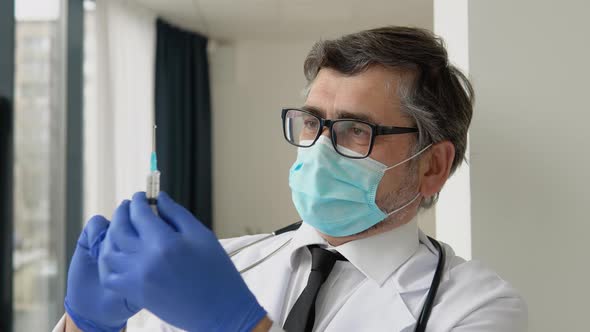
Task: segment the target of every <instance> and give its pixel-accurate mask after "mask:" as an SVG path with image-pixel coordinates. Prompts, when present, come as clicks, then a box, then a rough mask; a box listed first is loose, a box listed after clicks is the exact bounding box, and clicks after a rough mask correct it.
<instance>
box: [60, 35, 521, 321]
mask: <svg viewBox="0 0 590 332" xmlns="http://www.w3.org/2000/svg"><path fill="white" fill-rule="evenodd" d="M304 67H305V75H306V77H307V79H308V82H309V87H308V94H307V98H306V101H305V104H304V105H303V106H302V107H300V108H288V109H284V110H283V111H282V120H283V131H284V135H285V139H287V141H288V142H289V143H291V144H292V145H295V146H297V147H298V157H297V160H296V161H295V163H294V165H293V167H292V168H291V171H290V175H289V185H290V187H291V190H292V197H293V203H294V204H295V207H296V208H297V211H298V212H299V214H300V215H301V218H302V220H303V224H302V225H301V226H300V228H298V229H297V230H295V231H289V232H284V233H282V234H280V235H277V236H274V237H272V238H269V239H266V240H264V241H261V242H259V243H256V244H254V245H252V246H249V247H247V248H244V246H246V245H248V244H252V243H254V242H255V241H258V240H261V239H262V238H263V237H265V235H257V236H248V237H241V238H236V239H229V240H225V241H223V242H222V243H220V242H219V241H217V239H216V238H215V236H214V235H213V234H212V233H211V232H210V231H208V230H207V229H206V228H205V227H203V226H202V225H201V224H200V223H199V222H198V221H197V220H196V219H195V218H194V217H193V216H192V215H191V214H190V213H189V212H188V211H186V210H185V209H184V208H182V207H180V206H179V205H177V204H176V203H175V202H173V201H172V200H171V199H170V198H169V197H168V196H167V195H166V194H164V193H163V194H161V195H160V196H159V198H158V212H159V216H156V215H155V214H154V213H153V212H152V210H151V209H150V207H149V205H148V204H147V201H146V198H145V195H144V194H143V193H138V194H136V195H135V196H134V197H133V199H132V201H125V202H123V203H122V204H121V205H120V206H119V207H118V209H117V210H116V212H115V214H114V215H113V219H112V221H111V222H110V223H109V222H108V221H107V220H106V219H105V218H103V217H100V216H97V217H94V218H92V219H91V220H90V221H89V222H88V225H87V226H86V227H85V229H84V232H83V233H82V235H81V236H80V240H79V242H78V248H77V250H76V252H75V254H74V257H73V258H72V263H71V267H70V271H69V275H68V289H67V296H66V299H65V307H66V311H67V315H66V317H65V319H64V320H62V322H60V324H58V326H57V327H56V331H58V330H59V331H62V330H63V329H64V325H65V329H66V330H67V331H75V330H77V329H76V327H79V328H81V329H82V330H85V331H119V330H121V329H122V328H124V327H125V326H126V327H127V330H128V331H179V330H180V329H183V330H187V331H269V330H272V331H281V330H286V331H289V332H291V331H312V330H313V331H413V330H415V329H418V330H421V329H423V328H424V326H425V322H424V320H426V323H427V325H426V328H427V330H428V331H453V332H461V331H524V330H526V323H527V309H526V305H525V303H524V301H523V300H522V299H521V297H520V296H519V295H518V294H517V292H516V291H515V290H514V289H513V288H512V287H510V285H508V284H507V283H506V282H505V281H503V280H502V279H501V278H500V277H498V276H497V275H496V274H495V273H494V272H493V271H491V270H489V269H487V268H486V267H484V266H483V265H481V264H480V263H477V262H466V261H464V260H463V259H461V258H459V257H457V256H455V255H454V253H453V252H452V250H451V248H450V247H449V246H447V245H443V248H442V249H440V248H438V247H437V244H438V242H436V241H434V240H430V239H428V238H427V237H426V236H425V235H424V234H423V233H422V232H421V231H420V230H419V229H418V226H417V224H416V214H417V212H418V210H419V209H420V208H430V207H431V206H432V205H433V204H434V203H435V202H436V198H437V196H438V193H439V192H440V191H441V189H442V187H443V185H444V184H445V181H446V180H447V178H448V177H449V176H450V175H451V174H452V173H453V172H454V171H455V170H456V168H457V167H458V166H459V165H460V164H461V162H462V161H463V158H464V153H465V149H466V144H467V131H468V128H469V124H470V121H471V116H472V103H473V100H472V96H473V91H472V88H471V86H470V84H469V82H468V80H467V79H466V78H465V77H464V76H463V75H462V74H461V73H460V72H459V71H458V70H457V69H456V68H455V67H453V66H452V65H450V64H449V62H448V57H447V53H446V51H445V49H444V47H443V45H442V42H441V41H440V40H439V39H438V38H436V37H435V36H434V35H432V34H431V33H430V32H428V31H426V30H421V29H414V28H402V27H386V28H380V29H374V30H368V31H363V32H359V33H355V34H351V35H347V36H344V37H342V38H340V39H337V40H328V41H320V42H318V43H317V44H316V45H315V46H314V47H313V49H312V50H311V52H310V53H309V55H308V57H307V59H306V60H305V66H304ZM236 250H237V251H239V252H237V253H235V251H236ZM226 252H227V253H230V252H234V253H232V256H233V257H232V258H230V257H229V256H228V254H226ZM234 254H235V255H234ZM440 255H444V257H442V258H444V259H442V260H441V257H440ZM232 259H233V262H232ZM438 262H442V263H445V264H444V266H442V267H443V269H442V270H441V272H442V274H441V275H440V280H439V281H440V284H439V285H438V291H437V292H436V294H435V295H436V296H435V297H434V302H433V303H432V305H428V303H427V298H428V297H429V296H428V294H429V291H430V290H431V288H433V289H435V288H436V286H435V283H433V282H432V281H433V279H434V280H435V281H436V280H437V278H436V277H435V270H437V265H438ZM238 270H239V271H241V272H242V273H241V274H240V272H238ZM142 308H143V309H147V310H148V311H149V312H148V311H141V313H139V314H137V313H138V312H139V310H140V309H142ZM423 308H431V312H429V311H428V309H423ZM423 310H424V311H426V312H427V314H426V315H421V312H422V311H423ZM428 312H429V313H430V316H429V319H428ZM132 316H135V317H133V318H131V317H132ZM130 318H131V319H130ZM64 321H66V322H65V323H64Z"/></svg>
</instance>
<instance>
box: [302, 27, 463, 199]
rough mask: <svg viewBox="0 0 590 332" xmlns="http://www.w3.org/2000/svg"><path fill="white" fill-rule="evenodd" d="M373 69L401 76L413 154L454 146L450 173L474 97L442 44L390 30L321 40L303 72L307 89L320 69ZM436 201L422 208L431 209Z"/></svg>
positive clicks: (415, 31)
mask: <svg viewBox="0 0 590 332" xmlns="http://www.w3.org/2000/svg"><path fill="white" fill-rule="evenodd" d="M375 65H378V66H383V67H385V68H388V69H393V70H396V71H399V72H401V73H402V75H401V80H400V82H399V84H398V91H397V93H398V95H399V98H400V101H401V109H402V112H404V113H405V114H406V115H408V116H409V117H410V118H411V119H413V121H414V122H415V125H416V127H417V128H418V129H419V133H418V139H417V144H416V145H415V147H414V149H413V151H412V154H413V153H416V152H418V151H419V150H421V149H422V148H423V147H425V146H427V145H428V144H435V143H438V142H441V141H445V140H448V141H450V142H451V143H452V144H453V145H454V147H455V156H454V159H453V164H452V166H451V174H453V173H454V172H455V170H456V169H457V167H459V165H460V164H461V163H462V162H463V160H464V158H465V150H466V148H467V131H468V129H469V124H470V123H471V117H472V113H473V98H474V97H473V96H474V92H473V88H472V86H471V83H470V82H469V80H468V79H467V77H465V75H464V74H463V73H461V71H460V70H459V69H457V68H456V67H455V66H453V65H451V64H450V63H449V59H448V55H447V51H446V49H445V46H444V42H443V41H442V39H441V38H439V37H437V36H436V35H434V34H433V33H432V32H431V31H428V30H425V29H420V28H409V27H395V26H390V27H383V28H377V29H371V30H365V31H361V32H358V33H353V34H349V35H346V36H343V37H341V38H338V39H334V40H321V41H319V42H317V43H316V44H315V45H314V46H313V47H312V49H311V51H310V52H309V54H308V55H307V58H306V59H305V63H304V72H305V77H306V78H307V82H308V89H309V87H310V86H311V83H313V81H314V80H315V78H316V76H317V75H318V73H319V71H320V69H322V68H330V69H333V70H336V71H338V72H340V73H342V74H345V75H356V74H360V73H362V72H364V71H365V70H367V69H368V68H369V67H371V66H375ZM308 91H309V90H308ZM437 198H438V194H437V195H435V196H433V197H431V198H429V199H426V200H424V201H423V202H422V204H421V206H422V207H426V208H428V207H431V206H432V205H434V203H435V202H436V200H437Z"/></svg>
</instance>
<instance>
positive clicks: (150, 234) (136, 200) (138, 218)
mask: <svg viewBox="0 0 590 332" xmlns="http://www.w3.org/2000/svg"><path fill="white" fill-rule="evenodd" d="M129 216H130V221H131V224H132V225H133V227H134V228H135V229H136V230H137V233H138V234H139V236H140V237H141V238H143V239H153V238H154V237H161V236H166V234H167V233H168V232H170V231H172V229H171V228H170V226H168V225H167V224H166V223H165V222H164V221H163V220H161V219H160V218H159V217H158V216H156V215H155V214H154V212H153V211H152V209H151V207H150V206H149V204H148V201H147V198H146V197H145V192H138V193H135V194H134V195H133V199H132V200H131V204H130V207H129Z"/></svg>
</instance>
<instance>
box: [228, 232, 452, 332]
mask: <svg viewBox="0 0 590 332" xmlns="http://www.w3.org/2000/svg"><path fill="white" fill-rule="evenodd" d="M301 223H302V221H298V222H296V223H293V224H291V225H289V226H286V227H283V228H279V229H277V230H276V231H274V232H272V233H270V234H268V235H266V236H264V237H262V238H260V239H258V240H256V241H254V242H251V243H249V244H247V245H245V246H242V247H240V248H238V249H236V250H234V251H231V252H230V253H229V254H228V255H229V257H233V256H235V255H237V254H238V253H240V252H241V251H243V250H244V249H246V248H249V247H251V246H253V245H255V244H258V243H261V242H264V241H266V240H268V239H270V238H273V237H275V236H277V235H281V234H283V233H287V232H290V231H295V230H297V229H299V227H300V226H301ZM428 239H429V240H430V242H431V243H432V245H433V246H434V247H435V248H436V250H437V251H438V253H439V255H438V263H437V264H436V271H435V272H434V277H433V278H432V283H431V284H430V289H429V290H428V295H427V296H426V301H424V306H422V311H421V312H420V317H418V320H417V322H416V329H415V330H414V331H416V332H424V331H425V330H426V324H427V323H428V318H430V312H431V311H432V307H433V305H434V299H435V297H436V292H437V291H438V286H439V285H440V281H441V279H442V275H443V271H444V268H445V250H444V248H443V247H442V246H441V245H440V243H438V241H436V240H435V239H433V238H431V237H430V236H429V237H428ZM291 240H292V239H289V240H287V241H285V242H284V243H283V244H281V245H280V246H279V247H278V248H276V249H275V250H273V251H272V252H271V253H269V254H268V255H266V256H265V257H263V258H261V259H259V260H257V261H256V262H254V263H252V264H251V265H249V266H247V267H245V268H243V269H241V270H240V271H239V272H240V274H242V273H244V272H246V271H249V270H251V269H253V268H255V267H256V266H258V265H260V264H262V263H264V262H265V261H266V260H268V259H269V258H271V257H272V256H274V255H275V254H276V253H277V252H279V251H280V250H281V249H283V248H284V247H286V246H287V245H288V244H289V243H290V242H291Z"/></svg>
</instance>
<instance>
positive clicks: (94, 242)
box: [78, 215, 110, 259]
mask: <svg viewBox="0 0 590 332" xmlns="http://www.w3.org/2000/svg"><path fill="white" fill-rule="evenodd" d="M109 224H110V222H109V221H108V220H107V219H106V218H105V217H103V216H100V215H96V216H94V217H92V218H90V220H88V223H86V226H85V227H84V230H83V231H82V234H80V238H79V239H78V246H80V247H82V248H84V249H86V250H88V252H89V254H90V255H91V256H92V257H94V258H95V259H96V258H98V249H99V246H100V243H101V242H102V240H104V237H105V235H106V232H107V230H108V228H109Z"/></svg>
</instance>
